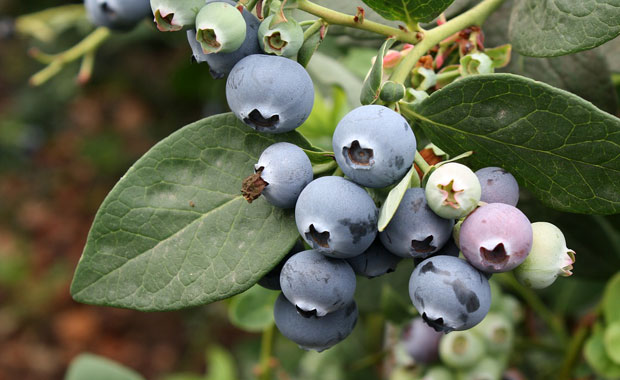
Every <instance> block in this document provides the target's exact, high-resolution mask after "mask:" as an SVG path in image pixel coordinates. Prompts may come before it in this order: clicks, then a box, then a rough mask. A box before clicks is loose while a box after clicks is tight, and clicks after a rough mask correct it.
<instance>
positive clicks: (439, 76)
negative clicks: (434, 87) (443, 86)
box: [436, 70, 461, 82]
mask: <svg viewBox="0 0 620 380" xmlns="http://www.w3.org/2000/svg"><path fill="white" fill-rule="evenodd" d="M460 75H461V73H460V72H459V71H458V70H451V71H446V72H444V73H441V74H437V76H436V78H437V82H441V81H443V80H451V79H454V78H458V77H459V76H460Z"/></svg>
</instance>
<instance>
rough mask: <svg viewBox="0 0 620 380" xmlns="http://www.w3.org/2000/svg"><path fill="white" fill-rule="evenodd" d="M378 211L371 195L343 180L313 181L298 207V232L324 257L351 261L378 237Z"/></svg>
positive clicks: (296, 220)
mask: <svg viewBox="0 0 620 380" xmlns="http://www.w3.org/2000/svg"><path fill="white" fill-rule="evenodd" d="M377 218H378V211H377V207H376V206H375V204H374V202H373V200H372V198H371V197H370V195H368V193H367V192H366V191H365V190H364V189H363V188H361V187H359V186H358V185H356V184H355V183H353V182H351V181H348V180H346V179H344V178H342V177H334V176H332V177H321V178H318V179H315V180H314V181H312V182H310V184H309V185H308V186H306V188H305V189H304V190H303V191H302V192H301V194H300V195H299V198H298V199H297V204H296V205H295V222H296V223H297V230H298V231H299V234H300V235H301V236H302V237H303V238H304V240H305V241H306V242H307V243H308V244H309V245H310V246H311V247H312V248H314V249H316V250H317V251H319V252H321V253H322V254H324V255H327V256H331V257H335V258H343V259H347V258H351V257H354V256H357V255H360V254H362V252H364V251H365V250H366V249H368V247H370V245H371V244H372V242H373V241H374V240H375V237H376V235H377Z"/></svg>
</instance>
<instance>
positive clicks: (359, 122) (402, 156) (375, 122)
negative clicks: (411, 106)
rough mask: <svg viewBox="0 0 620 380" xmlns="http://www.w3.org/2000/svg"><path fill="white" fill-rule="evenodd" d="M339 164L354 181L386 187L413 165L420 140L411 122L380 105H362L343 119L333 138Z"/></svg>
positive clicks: (396, 180) (397, 179)
mask: <svg viewBox="0 0 620 380" xmlns="http://www.w3.org/2000/svg"><path fill="white" fill-rule="evenodd" d="M332 145H333V148H334V154H335V157H336V161H337V162H338V166H340V168H341V169H342V171H343V172H344V174H345V175H346V176H347V177H349V178H351V180H353V181H354V182H356V183H358V184H360V185H362V186H366V187H373V188H379V187H386V186H390V185H393V184H395V183H396V182H398V181H399V180H400V179H401V178H402V177H403V176H404V175H405V174H406V173H407V171H409V169H410V168H411V165H412V163H413V158H414V156H415V152H416V139H415V136H414V134H413V131H412V130H411V128H410V127H409V124H408V123H407V121H406V120H405V119H404V118H403V117H402V116H401V115H400V114H399V113H397V112H394V111H392V110H391V109H389V108H387V107H384V106H379V105H367V106H361V107H358V108H356V109H354V110H353V111H351V112H349V113H348V114H347V115H345V117H343V118H342V120H340V122H339V123H338V126H337V127H336V130H335V131H334V136H333V140H332Z"/></svg>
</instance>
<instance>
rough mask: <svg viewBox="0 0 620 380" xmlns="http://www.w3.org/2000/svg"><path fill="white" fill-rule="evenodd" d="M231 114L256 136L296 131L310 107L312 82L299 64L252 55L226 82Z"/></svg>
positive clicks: (312, 89)
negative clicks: (259, 133)
mask: <svg viewBox="0 0 620 380" xmlns="http://www.w3.org/2000/svg"><path fill="white" fill-rule="evenodd" d="M226 99H227V100H228V106H229V107H230V109H231V110H232V111H233V112H234V114H235V115H236V116H237V117H238V118H239V119H240V120H241V121H243V122H244V123H246V124H247V125H249V126H250V127H252V128H254V129H255V130H257V131H259V132H265V133H282V132H288V131H292V130H293V129H295V128H297V127H299V126H300V125H301V124H303V122H304V121H306V119H307V118H308V116H310V112H311V111H312V106H313V105H314V87H313V84H312V79H310V75H309V74H308V73H307V72H306V70H305V69H304V68H303V66H301V65H300V64H299V63H297V62H295V61H293V60H291V59H288V58H284V57H278V56H273V55H263V54H254V55H250V56H248V57H245V58H243V59H242V60H241V61H239V63H237V64H236V65H235V67H234V68H233V69H232V71H231V72H230V75H229V76H228V80H227V81H226Z"/></svg>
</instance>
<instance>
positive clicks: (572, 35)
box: [509, 0, 620, 57]
mask: <svg viewBox="0 0 620 380" xmlns="http://www.w3.org/2000/svg"><path fill="white" fill-rule="evenodd" d="M618 35H620V0H580V1H575V0H520V1H517V2H515V5H514V7H513V10H512V14H511V16H510V29H509V36H510V41H511V42H512V45H513V47H514V49H515V50H516V51H518V52H519V53H521V54H523V55H528V56H533V57H555V56H558V55H564V54H569V53H575V52H578V51H582V50H588V49H592V48H595V47H597V46H599V45H601V44H603V43H605V42H607V41H609V40H611V39H613V38H614V37H616V36H618Z"/></svg>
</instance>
